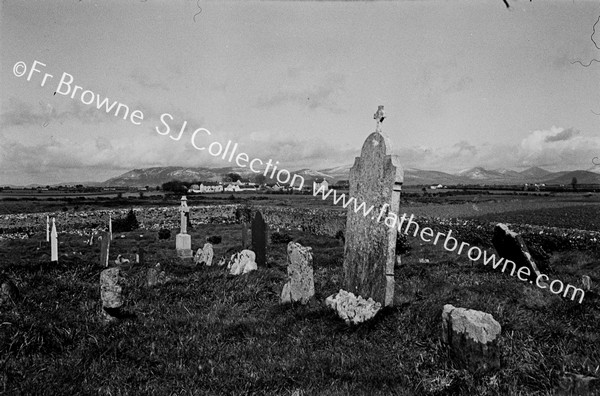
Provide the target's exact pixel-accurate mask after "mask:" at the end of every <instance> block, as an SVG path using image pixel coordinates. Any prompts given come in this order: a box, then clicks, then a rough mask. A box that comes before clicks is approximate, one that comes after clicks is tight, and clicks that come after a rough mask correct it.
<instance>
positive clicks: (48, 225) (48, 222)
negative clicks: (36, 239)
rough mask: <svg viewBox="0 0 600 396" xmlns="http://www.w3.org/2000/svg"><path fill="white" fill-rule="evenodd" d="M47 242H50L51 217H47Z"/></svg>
mask: <svg viewBox="0 0 600 396" xmlns="http://www.w3.org/2000/svg"><path fill="white" fill-rule="evenodd" d="M46 242H50V216H46Z"/></svg>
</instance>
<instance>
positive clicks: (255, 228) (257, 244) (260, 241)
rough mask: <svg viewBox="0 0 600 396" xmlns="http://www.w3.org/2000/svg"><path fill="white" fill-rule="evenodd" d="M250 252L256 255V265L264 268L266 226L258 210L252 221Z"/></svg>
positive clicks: (265, 259) (265, 258)
mask: <svg viewBox="0 0 600 396" xmlns="http://www.w3.org/2000/svg"><path fill="white" fill-rule="evenodd" d="M252 250H253V251H254V253H256V264H257V265H260V266H264V265H265V264H266V262H267V224H266V223H265V221H264V219H263V216H262V214H261V213H260V211H258V210H257V211H256V213H255V215H254V219H252Z"/></svg>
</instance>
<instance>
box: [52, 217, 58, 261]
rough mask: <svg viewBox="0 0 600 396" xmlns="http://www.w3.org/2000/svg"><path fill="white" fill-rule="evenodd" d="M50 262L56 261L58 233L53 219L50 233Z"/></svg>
mask: <svg viewBox="0 0 600 396" xmlns="http://www.w3.org/2000/svg"><path fill="white" fill-rule="evenodd" d="M50 261H58V233H57V232H56V224H55V222H54V217H53V218H52V232H51V233H50Z"/></svg>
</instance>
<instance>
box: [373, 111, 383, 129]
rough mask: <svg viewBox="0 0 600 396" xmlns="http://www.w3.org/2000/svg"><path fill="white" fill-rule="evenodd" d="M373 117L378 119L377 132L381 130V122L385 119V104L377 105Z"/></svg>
mask: <svg viewBox="0 0 600 396" xmlns="http://www.w3.org/2000/svg"><path fill="white" fill-rule="evenodd" d="M373 119H375V120H377V128H376V129H375V130H376V131H377V132H381V123H382V122H383V120H385V111H384V110H383V105H379V106H378V107H377V111H376V112H375V114H374V115H373Z"/></svg>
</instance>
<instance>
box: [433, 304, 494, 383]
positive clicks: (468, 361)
mask: <svg viewBox="0 0 600 396" xmlns="http://www.w3.org/2000/svg"><path fill="white" fill-rule="evenodd" d="M501 330H502V328H501V327H500V323H498V322H497V321H496V320H495V319H494V317H493V316H492V315H490V314H488V313H485V312H481V311H475V310H472V309H466V308H456V307H454V306H452V305H450V304H446V305H444V310H443V312H442V341H443V342H444V343H445V344H448V345H449V346H450V348H451V350H452V355H453V357H454V358H455V361H456V362H457V363H458V364H459V365H460V366H462V367H464V368H467V369H468V370H470V371H472V372H476V371H487V370H490V369H496V368H500V351H499V348H498V336H499V334H500V331H501Z"/></svg>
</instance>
